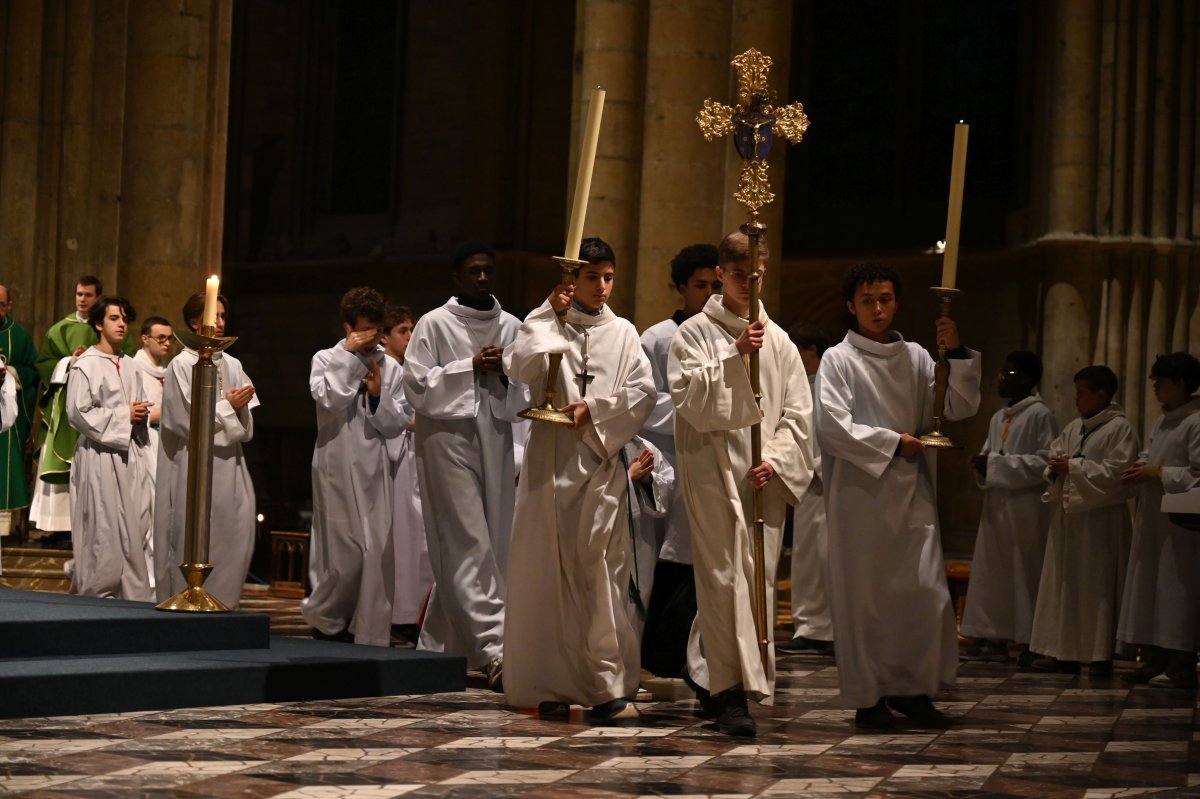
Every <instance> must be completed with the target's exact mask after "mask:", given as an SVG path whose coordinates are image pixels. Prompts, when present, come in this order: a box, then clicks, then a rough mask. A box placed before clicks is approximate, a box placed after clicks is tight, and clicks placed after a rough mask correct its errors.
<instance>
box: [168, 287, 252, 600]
mask: <svg viewBox="0 0 1200 799" xmlns="http://www.w3.org/2000/svg"><path fill="white" fill-rule="evenodd" d="M204 304H205V297H204V295H203V294H193V295H192V296H191V297H190V298H188V301H187V302H185V303H184V305H183V311H182V314H183V321H184V324H186V325H187V327H188V329H190V330H192V331H193V332H199V329H200V326H201V324H202V322H203V316H204ZM213 307H214V309H215V319H214V322H215V325H214V327H215V328H216V336H217V337H218V338H221V337H223V336H224V335H225V314H226V312H227V311H228V310H229V302H228V300H226V299H225V297H224V296H217V297H216V298H215V300H214V302H213ZM199 358H200V356H199V354H198V353H197V352H196V351H195V350H193V349H190V348H187V349H184V350H183V351H182V352H180V353H179V354H178V355H176V356H175V357H174V358H173V359H172V360H171V363H170V364H168V366H167V377H166V381H165V382H164V383H163V407H162V417H161V419H160V423H159V435H160V449H159V455H158V476H157V478H156V479H155V503H154V577H155V586H154V587H155V590H156V591H157V592H158V600H159V601H160V602H162V601H165V600H167V599H170V598H171V597H173V596H175V594H177V593H179V592H180V591H182V590H183V589H184V588H186V587H187V584H186V583H185V582H184V579H183V574H182V573H180V571H179V564H181V563H183V561H184V557H185V555H186V550H185V549H184V543H185V538H186V528H187V486H188V434H189V431H190V430H191V426H192V367H193V366H195V365H196V361H197V360H199ZM213 363H214V364H215V365H216V367H217V387H218V389H219V393H218V395H217V402H216V407H215V409H214V416H215V419H214V421H215V424H214V425H213V445H212V453H213V471H212V508H211V509H210V511H209V519H210V522H209V533H208V536H209V543H208V560H209V563H211V564H213V570H212V573H211V574H209V576H208V579H207V580H205V582H204V588H205V590H206V591H208V592H209V593H210V594H212V595H213V596H214V597H216V598H217V599H219V600H221V602H223V603H224V604H225V605H226V606H228V607H229V608H232V609H235V610H236V609H237V606H238V603H239V602H240V601H241V597H242V586H243V585H244V584H245V582H246V570H247V569H249V568H250V557H251V555H252V554H253V553H254V530H255V516H256V514H257V509H256V507H255V503H254V483H253V482H251V480H250V469H249V468H248V467H247V466H246V457H245V455H243V454H242V445H243V444H245V443H246V442H248V441H250V440H251V439H252V438H254V415H253V411H254V409H255V408H257V407H258V406H259V401H258V396H257V395H256V394H255V391H254V384H253V383H251V382H250V378H249V377H248V376H247V375H246V371H245V369H243V368H242V363H241V361H239V360H238V359H237V358H235V357H234V356H232V355H230V354H229V352H228V351H224V352H218V353H215V354H214V355H213Z"/></svg>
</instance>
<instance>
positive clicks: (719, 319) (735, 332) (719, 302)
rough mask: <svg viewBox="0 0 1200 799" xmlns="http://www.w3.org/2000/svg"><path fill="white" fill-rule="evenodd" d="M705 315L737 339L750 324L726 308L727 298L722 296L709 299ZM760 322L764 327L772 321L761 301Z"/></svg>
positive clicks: (705, 304)
mask: <svg viewBox="0 0 1200 799" xmlns="http://www.w3.org/2000/svg"><path fill="white" fill-rule="evenodd" d="M704 314H705V315H706V316H707V317H708V318H709V319H712V320H713V321H714V322H716V323H717V324H718V325H720V326H721V327H723V328H725V329H726V330H728V331H729V333H730V335H732V336H733V337H734V338H737V337H738V336H740V335H741V334H742V331H743V330H745V329H746V327H747V326H748V325H749V324H750V321H749V320H748V319H743V318H742V317H740V316H738V315H737V314H735V313H734V312H733V311H731V310H729V309H728V308H726V307H725V298H724V297H723V296H722V295H720V294H713V295H712V296H710V297H709V298H708V302H706V303H704ZM758 321H760V322H762V323H763V324H764V325H765V324H766V323H767V322H769V321H771V319H770V317H768V316H767V311H766V309H765V308H763V304H762V302H761V301H760V302H759V303H758Z"/></svg>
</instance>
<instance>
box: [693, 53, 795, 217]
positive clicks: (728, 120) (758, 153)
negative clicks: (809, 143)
mask: <svg viewBox="0 0 1200 799" xmlns="http://www.w3.org/2000/svg"><path fill="white" fill-rule="evenodd" d="M730 63H731V64H732V65H733V67H734V69H735V70H737V75H738V104H737V105H736V106H734V107H732V108H731V107H730V106H728V105H725V104H724V103H719V102H717V101H716V100H712V99H709V100H705V101H704V107H703V108H702V109H700V113H698V114H697V115H696V124H697V125H699V126H700V132H701V133H702V134H703V135H704V138H705V140H706V141H712V140H713V139H717V138H722V137H724V136H727V135H729V134H730V133H732V134H733V146H734V148H735V149H736V150H737V153H738V155H740V156H741V158H742V174H741V177H740V178H739V180H738V189H737V191H736V192H734V195H733V197H734V199H735V200H737V201H738V202H740V203H741V204H742V205H744V206H746V207H747V208H748V209H749V210H750V216H751V218H754V217H756V216H757V215H758V209H759V208H761V207H762V206H764V205H766V204H767V203H769V202H771V201H772V200H774V199H775V194H774V192H772V191H771V182H770V180H769V179H768V178H767V161H766V159H767V155H768V154H769V153H770V151H771V133H772V128H776V129H778V130H779V132H780V133H782V134H783V137H784V138H785V139H787V140H788V141H790V142H791V143H792V144H799V143H800V141H801V140H802V139H803V138H804V132H805V131H806V130H808V116H807V115H806V114H805V113H804V106H803V105H802V104H801V103H792V104H791V105H787V106H784V107H783V108H776V107H775V106H774V102H775V97H774V92H772V91H771V89H770V87H768V85H767V73H768V72H769V71H770V69H771V64H772V63H773V62H772V60H771V57H770V56H767V55H763V54H762V53H760V52H759V51H758V50H756V49H754V48H753V47H751V48H750V49H749V50H747V51H746V52H744V53H742V54H741V55H739V56H738V57H737V58H735V59H733V61H732V62H730Z"/></svg>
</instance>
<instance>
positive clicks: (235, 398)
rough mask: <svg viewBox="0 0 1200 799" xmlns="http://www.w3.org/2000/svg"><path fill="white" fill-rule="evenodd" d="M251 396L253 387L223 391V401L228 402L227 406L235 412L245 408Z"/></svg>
mask: <svg viewBox="0 0 1200 799" xmlns="http://www.w3.org/2000/svg"><path fill="white" fill-rule="evenodd" d="M253 396H254V386H242V387H241V388H228V389H225V399H227V400H229V404H230V405H232V406H233V409H234V410H235V411H240V410H241V409H242V408H244V407H246V403H248V402H250V398H251V397H253Z"/></svg>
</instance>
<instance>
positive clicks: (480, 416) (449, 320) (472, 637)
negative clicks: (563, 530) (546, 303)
mask: <svg viewBox="0 0 1200 799" xmlns="http://www.w3.org/2000/svg"><path fill="white" fill-rule="evenodd" d="M495 267H496V263H495V255H494V253H493V252H492V250H491V248H490V247H489V246H488V245H486V244H483V243H481V242H469V243H467V244H465V245H463V246H462V247H460V248H459V249H458V251H457V252H456V253H455V259H454V269H453V272H452V276H453V278H454V282H455V287H456V294H455V296H453V297H451V298H450V299H449V300H448V301H447V302H446V304H445V305H443V306H442V307H440V308H435V309H434V310H432V311H430V312H429V313H427V314H425V315H424V316H422V317H421V319H420V321H419V322H417V326H416V328H415V329H414V330H413V338H412V341H411V342H410V343H409V346H408V352H407V354H406V356H405V362H404V393H405V396H406V397H407V398H408V401H409V402H411V403H412V406H413V408H415V409H416V412H417V426H416V448H417V475H418V478H419V480H420V484H421V498H422V503H423V507H422V510H423V513H424V517H425V536H426V539H427V541H428V543H429V560H430V563H431V565H432V567H433V579H434V587H433V594H432V595H431V596H430V598H429V606H428V608H427V610H426V612H425V624H424V626H423V628H422V630H421V640H420V643H419V648H420V649H427V650H431V651H434V652H442V651H446V652H459V653H462V654H464V655H466V657H467V667H468V668H469V669H475V670H484V671H485V672H486V674H487V678H488V683H489V686H490V687H492V688H494V689H499V688H500V687H501V686H502V680H503V677H502V674H503V655H504V602H505V594H506V590H505V576H504V571H505V568H506V566H507V563H508V545H509V539H510V538H511V536H512V518H513V507H514V502H515V496H516V464H515V460H514V456H513V427H512V423H513V421H515V420H516V419H517V414H518V413H520V412H521V411H522V410H524V408H526V407H528V395H527V394H526V392H525V391H524V389H523V388H522V386H520V385H519V384H517V383H516V382H514V381H512V380H510V379H509V378H508V377H506V376H505V374H504V372H503V362H502V360H501V359H502V355H503V351H504V348H505V347H507V346H508V345H509V344H510V343H511V342H512V340H513V338H514V337H515V336H516V333H517V328H518V327H519V326H520V322H518V321H517V319H516V317H514V316H513V315H512V314H509V313H506V312H505V311H504V310H503V309H502V308H501V307H500V302H499V300H497V299H496V298H495V297H494V296H492V290H491V283H492V278H493V276H494V274H495Z"/></svg>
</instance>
